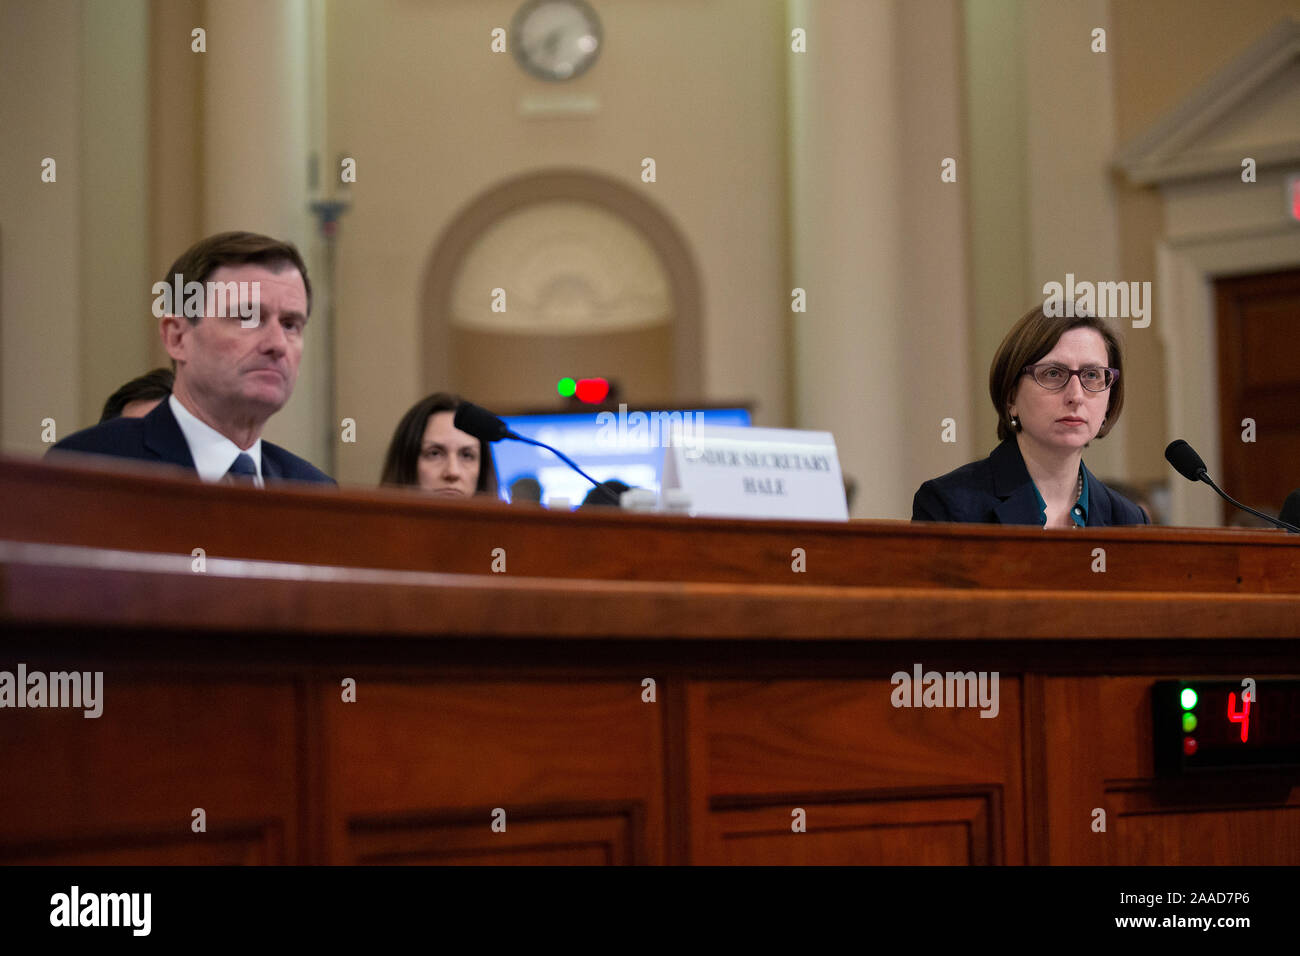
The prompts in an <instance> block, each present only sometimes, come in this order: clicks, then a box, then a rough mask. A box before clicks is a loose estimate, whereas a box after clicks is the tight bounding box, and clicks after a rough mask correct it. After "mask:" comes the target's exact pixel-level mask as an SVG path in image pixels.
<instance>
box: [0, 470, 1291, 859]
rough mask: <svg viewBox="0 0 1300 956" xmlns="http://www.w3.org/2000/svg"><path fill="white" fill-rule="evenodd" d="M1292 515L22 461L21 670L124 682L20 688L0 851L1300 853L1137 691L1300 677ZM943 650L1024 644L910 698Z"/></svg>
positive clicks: (11, 654)
mask: <svg viewBox="0 0 1300 956" xmlns="http://www.w3.org/2000/svg"><path fill="white" fill-rule="evenodd" d="M248 529H259V530H258V531H257V532H250V531H249V530H248ZM1298 544H1300V542H1297V541H1296V540H1295V539H1294V538H1288V537H1287V536H1284V535H1280V534H1278V535H1273V534H1269V533H1230V532H1213V531H1179V530H1170V529H1102V530H1099V531H1095V532H1063V533H1060V534H1052V533H1043V532H1041V531H1035V530H1034V529H1019V528H984V527H970V526H948V527H944V526H925V527H913V526H910V525H906V524H902V523H893V522H886V523H858V524H853V525H850V526H833V525H816V524H809V523H798V522H740V521H703V520H701V521H690V520H685V519H677V518H660V517H655V516H625V515H621V514H617V513H612V514H596V515H588V514H576V515H556V514H548V513H546V512H542V511H536V510H522V509H510V508H506V507H504V506H501V507H498V506H495V505H492V504H479V503H464V504H458V503H434V502H428V501H424V500H419V499H416V498H413V497H411V496H406V495H401V494H396V493H381V492H364V491H361V492H356V491H345V492H330V491H326V490H321V489H301V490H280V491H265V492H257V491H253V490H248V489H238V488H230V487H221V486H204V485H200V484H198V483H197V482H188V481H182V480H175V479H165V480H163V479H156V478H150V477H140V476H136V475H125V474H116V473H114V474H106V473H103V472H81V471H78V470H75V469H68V468H47V467H45V466H42V465H35V464H30V463H14V462H4V461H0V670H3V669H12V667H13V665H14V664H16V663H17V662H18V661H23V662H25V663H27V664H28V666H29V667H30V668H33V669H41V670H58V669H75V670H96V669H99V670H103V671H104V672H105V698H106V700H105V713H104V716H103V717H101V718H99V719H98V720H86V719H84V718H82V717H81V716H80V714H79V713H76V714H73V713H68V712H64V711H52V710H45V711H30V710H23V711H17V710H9V709H4V710H0V767H4V768H5V769H6V771H7V772H6V781H7V783H8V782H9V781H11V780H12V781H14V783H13V784H12V785H10V786H7V787H5V788H0V861H3V862H15V861H19V860H22V861H30V862H107V863H125V862H187V863H214V862H244V863H281V862H303V863H408V864H431V863H458V864H476V863H487V864H495V863H519V864H530V863H559V862H563V863H609V864H619V863H662V862H667V863H726V862H735V863H944V864H953V863H962V864H976V865H978V864H989V863H993V864H996V863H1007V864H1017V863H1023V862H1028V863H1035V862H1042V863H1046V862H1052V863H1087V864H1097V865H1108V864H1116V863H1126V862H1139V863H1161V862H1179V863H1184V862H1210V863H1237V862H1271V863H1283V864H1285V863H1289V864H1292V865H1294V864H1297V863H1300V824H1298V823H1297V821H1300V813H1297V811H1298V810H1300V785H1298V781H1297V779H1296V775H1295V774H1279V773H1274V774H1272V775H1261V774H1258V773H1256V774H1251V775H1245V774H1227V775H1216V776H1214V777H1212V778H1209V779H1202V780H1199V781H1174V782H1172V783H1170V782H1167V781H1159V780H1157V779H1156V778H1155V777H1154V776H1153V772H1152V767H1151V757H1150V749H1151V743H1150V739H1149V735H1150V730H1149V726H1150V714H1149V710H1147V709H1144V708H1149V696H1148V695H1149V688H1150V685H1151V684H1152V682H1153V681H1154V680H1156V679H1158V678H1160V677H1166V676H1174V677H1225V676H1226V677H1230V678H1234V679H1240V676H1242V675H1244V674H1249V675H1251V676H1254V677H1256V678H1257V679H1263V678H1267V677H1269V676H1273V677H1286V676H1291V677H1293V676H1295V675H1296V673H1297V670H1298V666H1297V665H1298V662H1300V560H1298V558H1300V551H1297V550H1296V548H1297V545H1298ZM193 547H203V548H205V550H206V552H207V554H206V565H205V568H204V570H203V571H202V572H201V573H198V572H196V571H195V570H194V568H193V563H192V562H193V559H192V556H191V549H192V548H193ZM492 547H501V548H504V549H505V552H506V560H507V570H506V572H505V573H501V574H496V573H493V572H492V569H491V548H492ZM793 547H803V548H804V549H805V551H806V554H807V556H808V571H807V572H806V574H795V573H793V572H792V571H791V569H790V552H791V549H792V548H793ZM1097 547H1103V548H1105V549H1106V552H1107V571H1106V572H1105V573H1104V574H1099V573H1094V572H1092V571H1091V570H1089V568H1090V565H1091V562H1092V560H1093V558H1092V550H1093V549H1094V548H1097ZM118 549H120V550H118ZM914 662H920V663H922V664H923V666H924V668H925V669H926V670H931V669H934V670H941V671H944V670H962V671H966V670H977V671H979V670H986V671H992V670H997V671H998V672H999V676H1000V685H999V689H1000V713H999V715H998V717H997V718H994V719H983V718H980V717H979V716H978V708H972V709H941V708H934V709H924V708H920V709H918V708H897V709H896V708H893V707H892V705H891V704H890V690H891V685H890V683H889V677H890V675H891V674H892V673H893V672H894V671H896V670H900V669H902V670H907V669H909V668H910V666H911V664H912V663H914ZM343 677H353V678H355V679H356V680H357V682H358V686H357V702H356V703H344V702H342V700H341V699H340V690H341V688H340V681H341V680H342V678H343ZM645 677H651V678H653V679H654V680H655V682H656V683H655V689H656V699H655V701H654V702H653V703H647V702H644V701H643V700H642V698H641V694H642V685H641V681H642V679H643V678H645ZM11 768H21V774H19V773H14V772H12V770H11ZM195 806H204V807H205V809H206V810H207V811H208V833H207V834H205V835H197V834H192V833H191V831H190V829H189V824H190V816H189V814H190V810H191V809H192V808H193V807H195ZM498 807H500V808H502V809H503V810H505V814H506V817H505V819H506V829H505V831H504V832H494V831H493V830H492V828H491V814H492V811H493V810H494V809H495V808H498ZM796 808H798V809H801V810H803V811H804V813H805V814H806V820H807V832H805V833H795V832H793V831H792V829H791V822H792V816H791V814H792V811H794V810H795V809H796ZM1095 808H1102V809H1104V810H1105V811H1106V815H1107V831H1106V833H1104V834H1102V833H1094V832H1093V830H1092V829H1091V826H1090V824H1091V821H1092V819H1093V817H1092V811H1093V810H1094V809H1095Z"/></svg>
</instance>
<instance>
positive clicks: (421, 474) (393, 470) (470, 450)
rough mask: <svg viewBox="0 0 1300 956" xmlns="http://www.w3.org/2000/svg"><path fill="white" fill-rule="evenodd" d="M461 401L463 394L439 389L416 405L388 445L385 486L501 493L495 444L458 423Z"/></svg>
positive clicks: (447, 493) (452, 494)
mask: <svg viewBox="0 0 1300 956" xmlns="http://www.w3.org/2000/svg"><path fill="white" fill-rule="evenodd" d="M461 402H462V399H461V397H460V396H459V395H453V394H450V393H448V392H434V393H433V394H432V395H430V396H428V397H427V398H422V399H421V400H420V401H418V402H416V403H415V404H414V405H412V406H411V408H410V409H409V410H408V411H407V413H406V414H405V415H403V416H402V420H401V421H400V422H398V423H397V429H396V431H394V432H393V440H392V441H391V442H389V444H388V453H387V454H386V455H385V456H384V470H383V474H382V475H381V477H380V479H379V481H380V484H383V485H400V486H408V487H416V488H419V489H421V490H422V491H427V492H429V493H430V494H435V495H440V496H443V497H449V498H461V497H463V498H469V497H472V496H473V495H476V494H481V495H491V496H492V497H494V498H495V497H498V495H497V469H496V463H495V462H494V461H493V460H492V446H491V445H490V444H489V443H488V442H486V441H481V440H479V439H477V438H475V437H474V436H473V435H470V434H467V433H466V432H463V431H461V430H460V429H459V428H457V427H456V426H455V424H453V421H454V419H455V416H456V409H457V408H459V407H460V404H461Z"/></svg>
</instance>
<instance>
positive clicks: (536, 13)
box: [510, 0, 603, 80]
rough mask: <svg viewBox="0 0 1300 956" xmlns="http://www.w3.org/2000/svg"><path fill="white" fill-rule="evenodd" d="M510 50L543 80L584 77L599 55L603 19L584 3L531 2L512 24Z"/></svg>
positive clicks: (582, 0) (562, 0)
mask: <svg viewBox="0 0 1300 956" xmlns="http://www.w3.org/2000/svg"><path fill="white" fill-rule="evenodd" d="M510 39H511V49H512V50H513V51H514V55H515V59H516V60H518V61H519V65H520V66H522V67H523V68H524V69H525V70H527V71H528V72H529V73H531V74H533V75H534V76H537V77H540V78H541V79H543V80H571V79H573V78H574V77H575V76H581V75H582V74H583V73H585V72H586V71H587V70H589V69H590V68H591V65H592V64H593V63H595V62H596V57H597V56H598V55H599V54H600V47H601V43H602V42H603V38H602V36H601V29H600V18H599V17H597V16H596V11H595V10H593V9H591V7H590V6H588V5H587V3H586V2H585V0H529V2H528V3H525V4H524V5H523V6H522V7H520V8H519V11H518V12H517V13H516V14H515V18H514V21H513V22H512V23H511V24H510Z"/></svg>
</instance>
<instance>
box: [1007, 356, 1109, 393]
mask: <svg viewBox="0 0 1300 956" xmlns="http://www.w3.org/2000/svg"><path fill="white" fill-rule="evenodd" d="M1020 372H1021V374H1024V373H1025V372H1028V373H1029V374H1030V375H1032V376H1033V377H1034V381H1035V382H1037V383H1038V384H1039V385H1041V386H1043V388H1045V389H1047V390H1048V391H1049V392H1059V391H1060V390H1061V389H1063V388H1065V386H1066V385H1068V384H1069V382H1070V376H1072V375H1077V376H1079V384H1080V385H1082V386H1083V387H1084V388H1086V389H1087V390H1088V391H1090V392H1104V391H1106V389H1108V388H1110V387H1111V386H1112V385H1114V384H1115V380H1116V379H1117V378H1119V369H1117V368H1101V367H1100V366H1097V365H1090V366H1088V367H1086V368H1066V367H1065V366H1064V365H1057V364H1056V363H1055V362H1049V363H1047V364H1045V365H1026V366H1025V367H1024V368H1022V369H1021V370H1020Z"/></svg>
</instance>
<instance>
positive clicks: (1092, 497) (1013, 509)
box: [912, 438, 1150, 528]
mask: <svg viewBox="0 0 1300 956" xmlns="http://www.w3.org/2000/svg"><path fill="white" fill-rule="evenodd" d="M1084 471H1085V472H1087V475H1088V527H1090V528H1091V527H1105V526H1107V525H1117V524H1149V523H1150V522H1148V521H1147V516H1146V512H1144V511H1143V510H1142V509H1141V508H1139V507H1138V506H1137V505H1135V504H1133V502H1131V501H1129V500H1128V499H1127V498H1125V497H1124V496H1122V495H1118V494H1116V493H1115V492H1113V491H1111V490H1110V489H1109V488H1107V487H1106V486H1105V485H1103V484H1102V483H1101V482H1100V481H1098V480H1097V476H1096V475H1094V474H1093V473H1092V472H1091V471H1088V468H1087V466H1086V465H1085V466H1084ZM912 520H913V521H974V522H981V523H984V524H1031V525H1037V524H1039V518H1038V498H1037V496H1036V495H1035V494H1034V482H1033V479H1031V478H1030V477H1029V469H1028V468H1026V467H1025V459H1024V458H1023V457H1021V455H1020V446H1019V445H1017V444H1016V440H1015V439H1014V438H1009V439H1007V440H1006V441H1004V442H1003V443H1002V444H1000V445H998V447H997V448H994V449H993V452H992V453H991V454H990V455H989V456H988V457H987V458H983V459H981V460H980V461H973V462H971V463H970V464H969V465H962V466H961V467H960V468H958V469H956V470H955V471H950V472H948V474H946V475H943V476H942V477H939V478H931V479H930V480H929V481H927V482H926V483H925V484H923V485H922V486H921V487H920V488H919V489H917V492H916V497H915V498H913V499H912Z"/></svg>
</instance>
